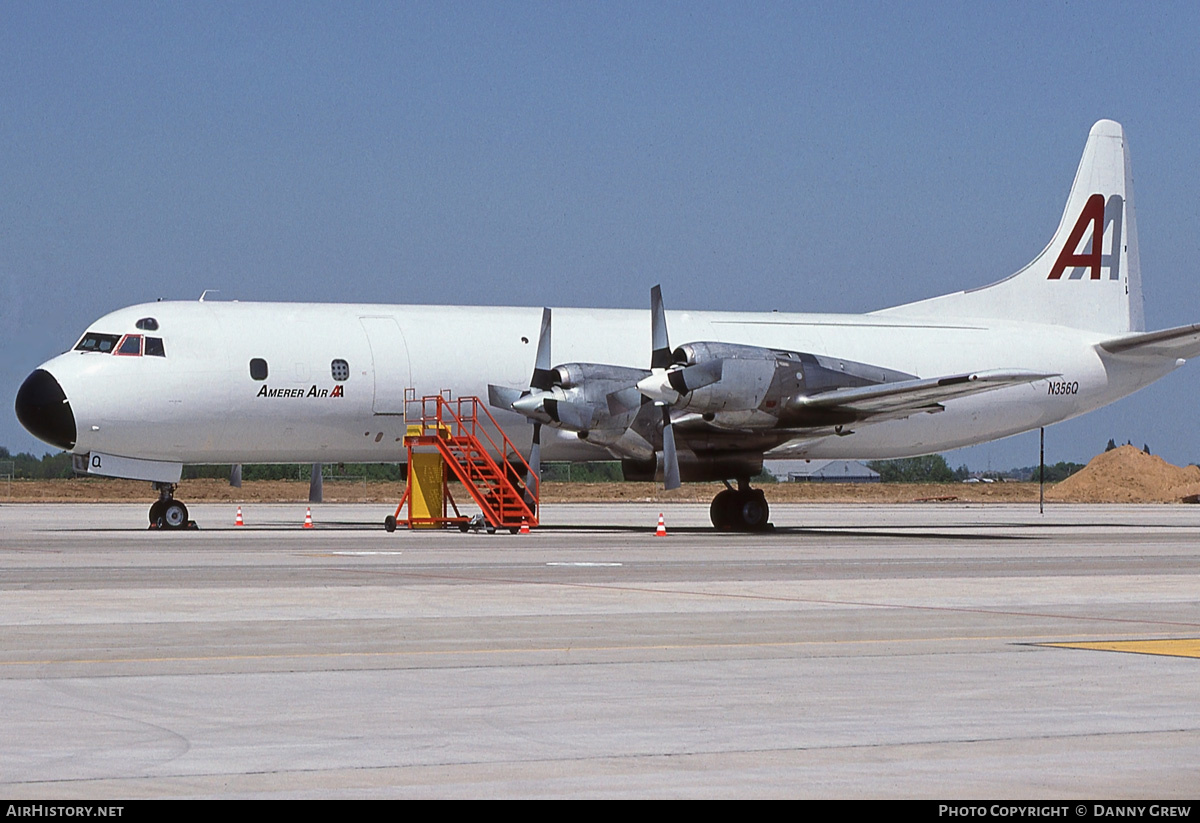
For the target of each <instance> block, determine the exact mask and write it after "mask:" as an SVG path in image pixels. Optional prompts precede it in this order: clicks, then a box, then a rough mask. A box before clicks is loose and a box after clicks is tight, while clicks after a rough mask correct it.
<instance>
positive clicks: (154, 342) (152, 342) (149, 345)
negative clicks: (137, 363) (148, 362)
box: [145, 337, 167, 357]
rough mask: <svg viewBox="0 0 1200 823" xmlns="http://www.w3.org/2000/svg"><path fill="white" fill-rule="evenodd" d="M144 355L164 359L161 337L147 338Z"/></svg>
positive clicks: (164, 351)
mask: <svg viewBox="0 0 1200 823" xmlns="http://www.w3.org/2000/svg"><path fill="white" fill-rule="evenodd" d="M145 354H146V356H147V357H166V356H167V352H166V350H165V349H164V348H163V342H162V338H161V337H147V338H146V348H145Z"/></svg>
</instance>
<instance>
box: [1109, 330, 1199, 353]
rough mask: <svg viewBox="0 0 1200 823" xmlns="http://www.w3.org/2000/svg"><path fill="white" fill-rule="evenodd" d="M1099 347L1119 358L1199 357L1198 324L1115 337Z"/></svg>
mask: <svg viewBox="0 0 1200 823" xmlns="http://www.w3.org/2000/svg"><path fill="white" fill-rule="evenodd" d="M1099 346H1100V348H1101V349H1103V350H1104V351H1105V352H1107V353H1108V354H1115V355H1119V356H1121V357H1152V358H1156V359H1157V358H1168V357H1171V358H1180V357H1182V358H1184V359H1188V358H1191V357H1196V356H1197V355H1200V324H1192V325H1190V326H1178V327H1176V328H1173V329H1163V330H1162V331H1150V332H1144V333H1142V334H1130V335H1126V336H1125V337H1116V338H1113V339H1112V340H1105V341H1104V342H1103V343H1100V344H1099Z"/></svg>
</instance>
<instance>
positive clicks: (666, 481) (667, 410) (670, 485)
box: [662, 404, 680, 491]
mask: <svg viewBox="0 0 1200 823" xmlns="http://www.w3.org/2000/svg"><path fill="white" fill-rule="evenodd" d="M662 416H663V488H664V489H666V490H667V491H670V490H671V489H677V488H679V486H680V482H679V455H678V454H676V452H675V430H674V429H673V428H672V427H671V407H670V406H668V405H665V404H664V405H663V407H662Z"/></svg>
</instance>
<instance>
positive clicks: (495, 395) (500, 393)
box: [488, 384, 525, 410]
mask: <svg viewBox="0 0 1200 823" xmlns="http://www.w3.org/2000/svg"><path fill="white" fill-rule="evenodd" d="M523 394H525V392H524V391H522V390H521V389H510V388H509V387H508V386H493V385H491V384H489V385H488V403H489V404H490V405H491V406H492V407H493V408H497V409H509V410H512V407H513V403H515V402H517V401H518V400H520V399H521V395H523Z"/></svg>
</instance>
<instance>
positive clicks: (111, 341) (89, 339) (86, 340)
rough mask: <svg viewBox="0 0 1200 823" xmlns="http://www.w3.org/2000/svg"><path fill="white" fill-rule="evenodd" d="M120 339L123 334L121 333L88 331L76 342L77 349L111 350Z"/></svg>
mask: <svg viewBox="0 0 1200 823" xmlns="http://www.w3.org/2000/svg"><path fill="white" fill-rule="evenodd" d="M120 339H121V335H119V334H99V333H97V332H88V333H87V334H85V335H84V336H83V339H82V340H80V341H79V342H78V343H76V344H75V351H98V352H110V351H112V350H113V347H114V346H116V345H117V341H118V340H120Z"/></svg>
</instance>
